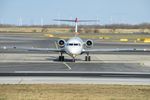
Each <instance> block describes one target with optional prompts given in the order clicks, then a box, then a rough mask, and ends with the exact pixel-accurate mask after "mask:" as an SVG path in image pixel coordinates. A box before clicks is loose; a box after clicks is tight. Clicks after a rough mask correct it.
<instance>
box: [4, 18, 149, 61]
mask: <svg viewBox="0 0 150 100" xmlns="http://www.w3.org/2000/svg"><path fill="white" fill-rule="evenodd" d="M54 21H65V22H74V23H75V36H74V37H72V38H70V39H69V40H68V41H66V40H64V39H59V40H58V41H57V44H58V47H59V48H26V47H23V48H19V47H14V49H23V50H28V51H51V52H59V53H60V55H59V58H58V60H59V61H65V58H64V56H63V54H68V55H69V56H71V57H72V60H73V62H75V60H76V59H75V58H76V57H77V56H78V55H82V54H86V56H85V61H91V56H90V55H89V54H90V53H91V52H134V51H142V52H143V51H150V50H148V49H135V48H126V49H121V48H120V49H119V48H117V49H102V48H101V49H91V47H93V41H92V40H91V39H88V40H86V41H83V40H82V39H81V38H80V37H78V22H93V21H97V20H79V19H78V18H76V19H75V20H65V19H54ZM5 49H6V48H5Z"/></svg>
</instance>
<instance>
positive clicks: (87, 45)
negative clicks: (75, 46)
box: [85, 40, 93, 48]
mask: <svg viewBox="0 0 150 100" xmlns="http://www.w3.org/2000/svg"><path fill="white" fill-rule="evenodd" d="M85 45H86V47H88V48H91V47H92V46H93V41H92V40H87V41H86V42H85Z"/></svg>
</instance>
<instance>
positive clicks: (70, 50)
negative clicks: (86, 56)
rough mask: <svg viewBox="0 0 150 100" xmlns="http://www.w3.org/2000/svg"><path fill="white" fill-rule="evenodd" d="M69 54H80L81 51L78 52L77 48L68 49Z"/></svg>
mask: <svg viewBox="0 0 150 100" xmlns="http://www.w3.org/2000/svg"><path fill="white" fill-rule="evenodd" d="M69 52H70V53H71V54H75V55H76V54H80V53H81V51H80V49H79V48H73V49H72V48H70V49H69Z"/></svg>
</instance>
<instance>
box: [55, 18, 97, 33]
mask: <svg viewBox="0 0 150 100" xmlns="http://www.w3.org/2000/svg"><path fill="white" fill-rule="evenodd" d="M54 21H64V22H74V23H75V35H78V34H79V33H78V22H97V21H98V20H79V19H78V18H76V19H75V20H66V19H54Z"/></svg>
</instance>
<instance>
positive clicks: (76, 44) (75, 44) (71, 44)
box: [67, 43, 80, 46]
mask: <svg viewBox="0 0 150 100" xmlns="http://www.w3.org/2000/svg"><path fill="white" fill-rule="evenodd" d="M67 45H68V46H73V45H74V46H80V43H74V44H73V43H68V44H67Z"/></svg>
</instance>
